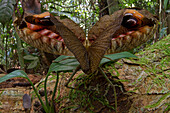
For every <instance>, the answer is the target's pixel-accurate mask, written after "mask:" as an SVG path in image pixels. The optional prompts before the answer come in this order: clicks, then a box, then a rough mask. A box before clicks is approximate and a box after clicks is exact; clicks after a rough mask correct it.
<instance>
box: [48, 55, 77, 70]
mask: <svg viewBox="0 0 170 113" xmlns="http://www.w3.org/2000/svg"><path fill="white" fill-rule="evenodd" d="M78 65H79V62H78V61H77V60H76V59H75V58H74V57H69V56H64V55H62V56H60V57H58V58H57V59H55V61H54V63H52V64H51V65H50V68H49V70H48V73H51V72H52V71H56V72H57V71H72V70H74V69H75V68H76V67H77V66H78Z"/></svg>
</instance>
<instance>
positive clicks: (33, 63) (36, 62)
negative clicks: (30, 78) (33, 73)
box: [27, 60, 39, 69]
mask: <svg viewBox="0 0 170 113" xmlns="http://www.w3.org/2000/svg"><path fill="white" fill-rule="evenodd" d="M38 62H39V60H34V61H32V62H31V63H30V64H29V66H28V67H27V69H33V68H35V67H36V66H37V64H38Z"/></svg>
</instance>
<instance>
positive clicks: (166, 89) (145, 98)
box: [0, 35, 170, 113]
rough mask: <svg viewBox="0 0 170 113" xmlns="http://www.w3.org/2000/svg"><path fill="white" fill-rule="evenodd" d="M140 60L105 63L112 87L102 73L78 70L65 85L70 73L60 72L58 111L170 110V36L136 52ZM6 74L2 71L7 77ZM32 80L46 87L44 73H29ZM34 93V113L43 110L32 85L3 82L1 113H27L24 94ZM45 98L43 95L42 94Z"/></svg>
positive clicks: (0, 86) (0, 87)
mask: <svg viewBox="0 0 170 113" xmlns="http://www.w3.org/2000/svg"><path fill="white" fill-rule="evenodd" d="M135 55H136V56H137V57H138V59H134V58H133V59H121V60H119V61H117V62H116V63H114V64H106V65H104V66H102V68H103V70H104V72H105V73H106V75H107V76H108V78H109V79H110V80H111V81H112V83H113V84H114V87H112V86H111V85H110V84H109V83H108V82H107V80H106V79H105V78H104V77H103V75H102V74H100V73H99V74H97V75H93V76H88V77H87V76H86V75H85V74H83V72H82V71H79V72H78V73H77V74H76V75H75V77H74V78H73V80H72V81H71V84H69V85H71V86H72V87H76V88H77V89H69V88H66V87H65V83H66V82H67V80H68V78H69V77H70V74H71V73H61V74H60V79H59V86H58V90H57V93H56V96H57V100H56V106H55V109H56V111H58V112H66V113H80V112H85V113H89V112H95V113H105V112H107V113H114V112H115V108H116V109H117V112H118V113H131V112H140V113H151V112H152V113H155V112H157V113H163V112H165V113H166V112H167V113H168V111H169V110H170V109H169V107H170V104H169V102H170V98H169V97H170V35H169V36H167V37H165V38H164V39H162V40H160V41H158V42H156V43H154V44H153V45H148V46H147V47H146V48H144V50H143V51H140V52H139V53H136V54H135ZM4 75H5V74H0V76H4ZM28 76H29V78H30V79H31V81H32V82H33V83H34V84H36V83H37V84H36V86H37V87H39V88H38V89H39V92H41V91H43V87H42V85H43V84H41V85H39V81H40V80H41V81H43V80H44V79H42V76H40V75H35V74H28ZM55 79H56V75H55V73H54V74H53V75H51V76H50V77H49V82H48V85H47V86H48V92H49V93H48V96H49V97H51V92H52V91H53V87H54V85H55ZM25 93H27V94H29V95H32V109H31V112H32V113H34V112H35V111H37V112H42V109H41V106H40V105H39V106H35V103H37V102H38V101H37V99H36V98H35V97H33V96H34V95H35V94H34V93H33V90H32V89H31V86H30V84H29V82H28V81H27V80H25V79H24V78H13V79H10V80H7V81H6V82H3V83H1V84H0V113H4V112H6V111H8V112H11V111H12V112H17V113H18V112H21V113H23V112H25V110H24V108H23V106H22V96H23V95H24V94H25ZM42 98H44V96H42Z"/></svg>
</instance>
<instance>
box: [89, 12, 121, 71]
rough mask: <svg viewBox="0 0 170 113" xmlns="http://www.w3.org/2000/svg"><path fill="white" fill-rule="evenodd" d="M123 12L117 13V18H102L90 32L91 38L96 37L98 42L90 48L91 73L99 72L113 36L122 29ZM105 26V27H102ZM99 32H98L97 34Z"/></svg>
mask: <svg viewBox="0 0 170 113" xmlns="http://www.w3.org/2000/svg"><path fill="white" fill-rule="evenodd" d="M122 12H123V10H120V11H118V12H116V14H117V15H116V16H114V15H111V16H108V15H107V16H104V17H102V18H101V19H100V20H99V21H98V22H97V23H96V24H95V25H94V27H93V28H92V30H91V31H90V32H89V33H90V34H89V38H91V37H90V36H92V37H96V40H95V41H94V42H93V43H92V44H91V46H90V47H89V48H88V54H89V61H90V69H91V70H89V71H90V72H88V73H93V72H94V71H96V70H97V68H98V66H99V64H100V61H101V59H102V58H103V56H104V54H105V52H106V51H107V49H108V48H109V47H110V45H111V39H112V35H113V34H115V32H116V31H117V30H118V29H120V27H121V22H122V18H123V13H122ZM102 26H103V27H102ZM97 31H98V32H97Z"/></svg>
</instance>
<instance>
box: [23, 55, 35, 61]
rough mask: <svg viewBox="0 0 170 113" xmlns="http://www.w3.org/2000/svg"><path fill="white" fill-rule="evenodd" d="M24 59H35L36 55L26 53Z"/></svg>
mask: <svg viewBox="0 0 170 113" xmlns="http://www.w3.org/2000/svg"><path fill="white" fill-rule="evenodd" d="M24 59H26V60H37V59H38V57H36V56H32V55H26V56H24Z"/></svg>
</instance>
